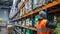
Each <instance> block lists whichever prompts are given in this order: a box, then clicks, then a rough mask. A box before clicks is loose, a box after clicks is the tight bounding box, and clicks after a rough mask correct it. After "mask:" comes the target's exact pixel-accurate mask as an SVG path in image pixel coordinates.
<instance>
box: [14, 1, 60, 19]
mask: <svg viewBox="0 0 60 34" xmlns="http://www.w3.org/2000/svg"><path fill="white" fill-rule="evenodd" d="M58 4H60V0H59V1H54V2H52V3H49V4H46V5H44V6H42V7H39V8H36V9H35V10H33V11H29V13H27V14H25V15H23V16H21V18H24V17H27V16H29V15H32V14H35V13H37V12H39V11H41V10H46V9H48V8H50V7H53V6H55V5H58ZM49 13H51V11H50V12H49ZM21 18H16V19H13V20H18V19H21Z"/></svg>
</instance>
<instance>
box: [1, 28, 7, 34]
mask: <svg viewBox="0 0 60 34" xmlns="http://www.w3.org/2000/svg"><path fill="white" fill-rule="evenodd" d="M0 34H8V30H7V29H6V28H2V29H1V32H0Z"/></svg>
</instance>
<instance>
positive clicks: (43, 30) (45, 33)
mask: <svg viewBox="0 0 60 34" xmlns="http://www.w3.org/2000/svg"><path fill="white" fill-rule="evenodd" d="M39 16H40V18H39V21H38V24H37V25H36V28H37V34H50V31H49V28H53V27H55V25H56V24H52V23H49V22H48V21H47V19H46V13H45V12H44V11H40V12H39ZM51 24H52V25H51Z"/></svg>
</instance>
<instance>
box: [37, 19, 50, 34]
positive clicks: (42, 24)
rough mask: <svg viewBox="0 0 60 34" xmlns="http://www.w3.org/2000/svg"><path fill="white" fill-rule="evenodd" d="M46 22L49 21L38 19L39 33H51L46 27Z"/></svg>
mask: <svg viewBox="0 0 60 34" xmlns="http://www.w3.org/2000/svg"><path fill="white" fill-rule="evenodd" d="M46 23H47V20H46V19H43V20H41V21H40V20H39V21H38V24H37V25H36V28H37V34H49V31H48V30H47V28H46Z"/></svg>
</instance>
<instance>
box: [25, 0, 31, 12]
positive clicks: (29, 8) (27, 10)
mask: <svg viewBox="0 0 60 34" xmlns="http://www.w3.org/2000/svg"><path fill="white" fill-rule="evenodd" d="M31 10H32V0H29V1H28V2H27V3H26V4H25V12H26V13H28V12H29V11H31Z"/></svg>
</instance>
